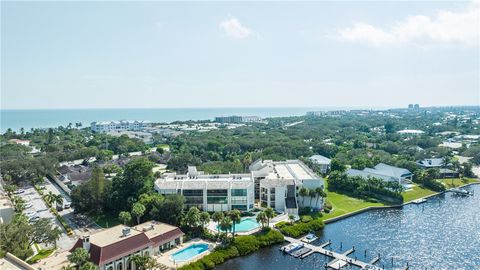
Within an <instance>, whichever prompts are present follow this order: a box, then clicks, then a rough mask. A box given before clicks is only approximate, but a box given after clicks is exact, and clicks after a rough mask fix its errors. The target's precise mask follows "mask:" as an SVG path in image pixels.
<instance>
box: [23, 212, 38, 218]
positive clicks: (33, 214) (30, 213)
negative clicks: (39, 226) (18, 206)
mask: <svg viewBox="0 0 480 270" xmlns="http://www.w3.org/2000/svg"><path fill="white" fill-rule="evenodd" d="M35 215H37V213H35V212H33V211H29V212H25V216H27V217H29V218H31V217H34V216H35Z"/></svg>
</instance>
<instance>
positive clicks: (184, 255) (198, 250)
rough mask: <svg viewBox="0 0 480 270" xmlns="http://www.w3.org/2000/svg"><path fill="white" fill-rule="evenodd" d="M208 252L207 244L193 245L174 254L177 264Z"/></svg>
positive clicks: (173, 257)
mask: <svg viewBox="0 0 480 270" xmlns="http://www.w3.org/2000/svg"><path fill="white" fill-rule="evenodd" d="M207 250H208V245H207V244H193V245H190V246H188V247H186V248H184V249H182V250H180V251H177V252H175V253H173V254H172V259H173V260H174V261H175V262H185V261H189V260H191V259H192V258H194V257H196V256H197V255H199V254H202V253H203V252H205V251H207Z"/></svg>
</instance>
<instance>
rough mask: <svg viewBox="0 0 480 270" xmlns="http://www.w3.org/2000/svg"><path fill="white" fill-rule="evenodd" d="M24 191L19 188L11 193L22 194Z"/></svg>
mask: <svg viewBox="0 0 480 270" xmlns="http://www.w3.org/2000/svg"><path fill="white" fill-rule="evenodd" d="M24 192H25V190H24V189H21V188H20V189H17V190H15V191H14V192H13V194H22V193H24Z"/></svg>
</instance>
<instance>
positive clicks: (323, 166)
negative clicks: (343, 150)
mask: <svg viewBox="0 0 480 270" xmlns="http://www.w3.org/2000/svg"><path fill="white" fill-rule="evenodd" d="M310 160H311V161H312V162H313V164H315V165H316V166H317V167H318V168H319V170H320V172H321V173H327V172H328V171H329V170H330V163H331V162H332V160H331V159H329V158H327V157H324V156H322V155H313V156H311V157H310Z"/></svg>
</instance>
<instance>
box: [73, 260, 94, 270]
mask: <svg viewBox="0 0 480 270" xmlns="http://www.w3.org/2000/svg"><path fill="white" fill-rule="evenodd" d="M97 269H98V268H97V266H96V265H95V264H93V263H92V262H86V263H84V264H83V265H82V266H80V268H79V269H78V270H97Z"/></svg>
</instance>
